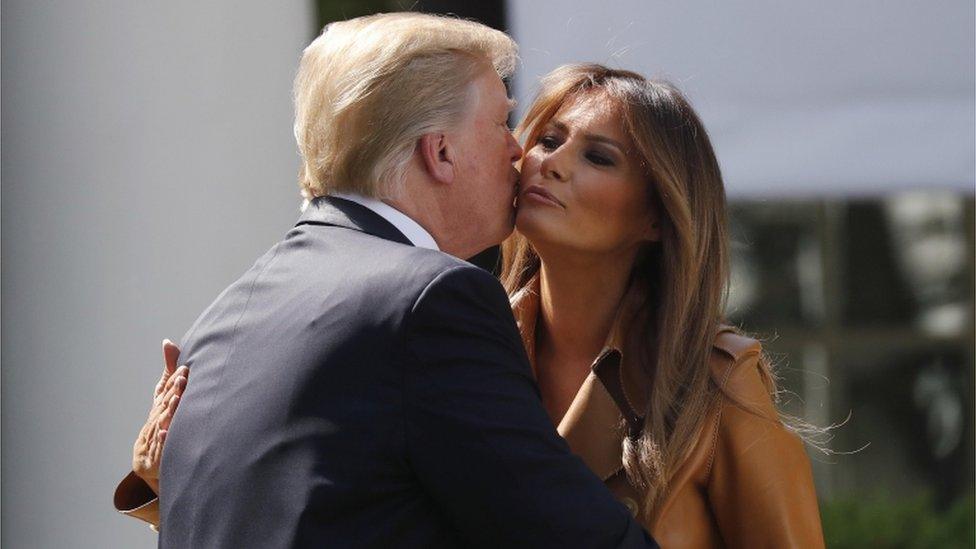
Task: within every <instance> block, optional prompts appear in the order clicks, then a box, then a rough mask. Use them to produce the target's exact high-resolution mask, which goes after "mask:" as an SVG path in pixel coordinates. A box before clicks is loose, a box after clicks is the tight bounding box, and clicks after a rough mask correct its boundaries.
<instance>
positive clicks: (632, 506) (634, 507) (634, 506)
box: [620, 498, 639, 517]
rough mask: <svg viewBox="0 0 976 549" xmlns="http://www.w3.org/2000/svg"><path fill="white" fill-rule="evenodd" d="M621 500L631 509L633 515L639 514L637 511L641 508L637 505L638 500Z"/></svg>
mask: <svg viewBox="0 0 976 549" xmlns="http://www.w3.org/2000/svg"><path fill="white" fill-rule="evenodd" d="M620 501H621V503H623V504H624V506H625V507H626V508H627V510H628V511H630V514H631V515H633V516H634V517H636V516H637V511H638V510H639V508H638V507H637V502H636V501H634V500H633V499H631V498H623V499H622V500H620Z"/></svg>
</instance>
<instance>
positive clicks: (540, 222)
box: [515, 206, 552, 240]
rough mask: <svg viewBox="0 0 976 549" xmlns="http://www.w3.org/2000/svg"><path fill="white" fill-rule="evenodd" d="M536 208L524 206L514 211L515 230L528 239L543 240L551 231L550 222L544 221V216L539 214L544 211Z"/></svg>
mask: <svg viewBox="0 0 976 549" xmlns="http://www.w3.org/2000/svg"><path fill="white" fill-rule="evenodd" d="M537 210H538V208H534V207H532V206H525V207H519V209H518V211H517V212H516V213H515V230H516V231H518V232H519V234H521V235H522V236H524V237H526V238H528V239H529V240H537V239H540V240H545V239H546V235H547V234H549V233H550V232H552V228H551V227H549V225H550V223H546V222H545V219H543V217H544V216H543V215H539V214H540V213H544V212H539V211H537Z"/></svg>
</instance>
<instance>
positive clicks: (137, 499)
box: [114, 471, 159, 532]
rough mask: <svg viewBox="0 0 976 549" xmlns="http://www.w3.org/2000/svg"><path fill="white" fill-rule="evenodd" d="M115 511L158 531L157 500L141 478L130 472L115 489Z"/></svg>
mask: <svg viewBox="0 0 976 549" xmlns="http://www.w3.org/2000/svg"><path fill="white" fill-rule="evenodd" d="M114 500H115V510H116V511H118V512H119V513H122V514H123V515H125V516H128V517H133V518H137V519H139V520H141V521H144V522H147V523H149V527H150V528H152V529H153V530H154V531H157V532H158V531H159V498H158V497H156V493H155V492H153V490H152V488H150V487H149V485H148V484H146V483H145V482H144V481H143V480H142V479H141V478H139V477H138V476H136V474H135V473H134V472H132V471H130V472H129V474H128V475H126V476H125V478H123V479H122V481H121V482H119V485H118V486H117V487H116V488H115V498H114Z"/></svg>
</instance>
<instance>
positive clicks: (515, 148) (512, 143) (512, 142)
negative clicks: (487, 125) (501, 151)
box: [508, 133, 523, 162]
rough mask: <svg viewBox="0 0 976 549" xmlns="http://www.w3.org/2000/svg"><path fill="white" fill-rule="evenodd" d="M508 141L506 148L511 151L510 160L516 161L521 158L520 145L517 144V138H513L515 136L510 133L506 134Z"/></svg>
mask: <svg viewBox="0 0 976 549" xmlns="http://www.w3.org/2000/svg"><path fill="white" fill-rule="evenodd" d="M508 142H509V143H508V145H509V147H508V148H509V150H510V151H511V159H512V162H518V161H519V160H521V159H522V153H523V151H522V145H519V142H518V140H517V139H515V136H514V135H512V134H511V133H509V134H508Z"/></svg>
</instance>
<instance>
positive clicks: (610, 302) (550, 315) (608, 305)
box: [536, 254, 634, 367]
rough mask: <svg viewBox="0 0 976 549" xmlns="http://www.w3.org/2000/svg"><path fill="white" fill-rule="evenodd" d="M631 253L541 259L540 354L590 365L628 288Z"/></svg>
mask: <svg viewBox="0 0 976 549" xmlns="http://www.w3.org/2000/svg"><path fill="white" fill-rule="evenodd" d="M626 255H627V256H628V257H619V256H618V257H601V258H592V259H583V260H581V259H580V258H579V257H574V258H572V260H569V259H565V258H560V257H547V258H545V259H542V260H541V266H540V269H539V278H540V280H539V282H540V284H539V293H540V295H539V297H540V300H539V303H540V305H539V320H538V323H537V331H536V349H537V352H539V351H541V352H543V353H544V354H545V355H547V356H548V357H550V358H558V359H559V360H558V362H559V363H573V364H576V363H580V361H583V362H585V364H586V367H589V365H590V363H591V362H592V360H593V359H594V358H595V357H596V355H597V353H599V352H600V350H601V349H602V348H603V345H604V344H605V343H606V339H607V336H608V335H609V333H610V330H611V329H612V327H613V323H614V320H615V319H616V316H617V312H618V309H619V306H620V303H621V299H622V298H623V296H624V293H625V292H626V290H627V283H628V280H629V277H630V271H631V266H632V265H633V260H634V254H626Z"/></svg>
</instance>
